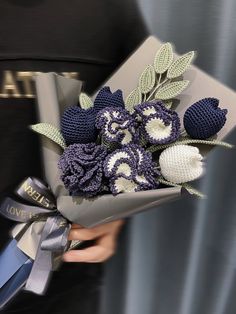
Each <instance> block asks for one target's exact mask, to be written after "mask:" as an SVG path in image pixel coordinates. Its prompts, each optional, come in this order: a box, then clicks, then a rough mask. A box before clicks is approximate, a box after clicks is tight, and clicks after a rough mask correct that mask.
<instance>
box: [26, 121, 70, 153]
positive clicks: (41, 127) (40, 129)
mask: <svg viewBox="0 0 236 314" xmlns="http://www.w3.org/2000/svg"><path fill="white" fill-rule="evenodd" d="M30 128H31V129H32V130H33V131H34V132H36V133H39V134H41V135H44V136H46V137H47V138H49V139H50V140H51V141H53V142H55V143H57V144H58V145H60V146H61V147H62V148H63V149H65V148H66V143H65V140H64V138H63V136H62V134H61V131H60V130H58V129H57V128H56V127H55V126H53V125H51V124H49V123H38V124H34V125H31V126H30Z"/></svg>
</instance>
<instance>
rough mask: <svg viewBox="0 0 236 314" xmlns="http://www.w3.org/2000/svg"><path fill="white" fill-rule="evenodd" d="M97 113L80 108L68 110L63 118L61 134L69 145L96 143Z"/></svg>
mask: <svg viewBox="0 0 236 314" xmlns="http://www.w3.org/2000/svg"><path fill="white" fill-rule="evenodd" d="M95 119H96V111H95V110H94V108H89V109H87V110H85V109H82V108H80V107H78V106H71V107H69V108H67V109H66V110H65V111H64V113H63V115H62V118H61V132H62V134H63V137H64V139H65V141H66V144H67V145H70V144H74V143H82V144H87V143H91V142H95V141H96V138H97V134H98V131H97V129H96V128H95Z"/></svg>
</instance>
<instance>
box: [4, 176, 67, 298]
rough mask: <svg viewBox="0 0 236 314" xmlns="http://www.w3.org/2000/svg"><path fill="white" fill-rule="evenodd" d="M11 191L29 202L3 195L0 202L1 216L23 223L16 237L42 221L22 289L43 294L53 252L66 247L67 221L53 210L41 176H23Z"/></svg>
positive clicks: (51, 200) (53, 200) (53, 207)
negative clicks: (28, 273)
mask: <svg viewBox="0 0 236 314" xmlns="http://www.w3.org/2000/svg"><path fill="white" fill-rule="evenodd" d="M15 194H16V195H17V196H19V197H20V198H21V199H22V200H25V201H27V202H30V203H31V204H33V205H26V204H23V203H21V202H19V201H16V200H14V199H12V198H10V197H7V198H5V199H4V200H3V202H2V203H1V205H0V214H1V215H2V216H4V217H6V218H8V219H10V220H13V221H17V222H25V223H26V225H25V226H24V228H22V229H20V231H19V232H18V234H17V235H16V237H15V238H16V240H18V241H19V240H20V239H21V237H23V236H24V234H25V233H26V231H27V230H28V228H29V227H30V225H31V224H32V223H33V222H35V221H36V222H37V221H45V224H44V227H43V229H42V233H41V235H40V241H39V244H38V249H37V253H36V257H35V261H34V264H33V267H32V270H31V273H30V275H29V278H28V280H27V282H26V286H25V290H28V291H32V292H34V293H37V294H43V293H44V292H45V289H46V287H47V283H48V280H49V279H50V274H51V271H52V269H53V259H54V255H55V254H59V253H60V254H62V253H63V252H64V251H66V249H67V248H68V240H67V238H68V233H69V231H70V227H71V225H70V223H69V222H68V220H67V219H66V218H64V217H63V216H62V215H61V214H60V213H59V211H58V210H57V208H56V202H55V198H54V196H53V194H52V193H51V191H50V189H49V188H48V187H47V186H46V185H45V183H44V182H42V181H41V180H39V179H36V178H31V177H29V178H27V179H26V180H24V181H23V182H22V183H21V184H20V185H19V187H18V188H17V189H16V191H15ZM34 205H36V206H34Z"/></svg>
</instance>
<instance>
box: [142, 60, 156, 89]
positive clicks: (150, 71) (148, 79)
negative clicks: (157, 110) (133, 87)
mask: <svg viewBox="0 0 236 314" xmlns="http://www.w3.org/2000/svg"><path fill="white" fill-rule="evenodd" d="M155 81H156V76H155V70H154V67H153V66H152V65H148V66H147V67H146V69H145V70H144V71H143V73H142V74H141V76H140V78H139V88H140V90H141V92H142V93H143V94H147V93H148V92H150V91H151V90H152V89H153V87H154V85H155Z"/></svg>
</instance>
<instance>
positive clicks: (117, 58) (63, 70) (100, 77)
mask: <svg viewBox="0 0 236 314" xmlns="http://www.w3.org/2000/svg"><path fill="white" fill-rule="evenodd" d="M145 36H146V30H145V27H144V25H143V22H142V20H141V17H140V14H139V11H138V9H137V6H136V4H135V2H134V1H133V0H119V1H118V0H99V1H96V0H86V1H84V0H83V1H82V0H71V1H59V0H20V1H19V0H2V1H1V2H0V147H1V154H0V174H1V177H0V196H1V198H3V197H4V195H6V194H8V193H9V192H10V191H12V190H13V188H14V186H15V185H16V184H17V183H19V182H20V181H21V180H22V179H23V178H25V177H27V176H37V177H41V161H40V145H39V139H38V136H37V135H36V134H33V133H32V132H31V131H30V130H29V129H28V125H30V124H33V123H36V122H37V115H36V106H35V92H34V80H33V76H34V75H35V73H36V72H50V71H53V72H57V73H59V74H62V75H64V76H67V77H73V78H78V79H80V80H82V81H83V82H84V90H85V91H86V92H88V93H92V92H93V91H94V90H95V89H96V88H97V87H98V86H99V85H101V84H102V82H103V81H104V80H105V79H106V78H107V76H108V75H110V74H111V73H112V72H113V71H114V70H115V69H116V67H117V66H118V65H119V64H120V63H121V62H122V61H123V60H124V59H125V58H126V57H127V55H128V54H130V53H131V52H132V51H133V50H134V49H135V48H136V46H138V45H139V44H140V43H141V41H143V40H144V38H145ZM11 225H12V223H11V222H9V221H7V220H5V219H3V218H0V230H1V237H0V248H2V247H3V245H4V244H5V243H6V240H7V234H8V230H9V229H10V227H11ZM100 271H101V269H100V266H98V265H91V264H75V265H71V264H66V265H64V266H63V267H62V270H61V271H60V272H58V273H56V274H55V275H54V278H53V280H52V283H51V285H50V287H49V291H48V293H47V296H45V297H38V296H33V295H32V294H28V293H25V294H21V295H20V297H17V299H16V301H14V302H13V303H12V305H11V306H10V307H9V308H8V309H9V313H11V312H10V311H11V308H12V309H13V310H15V309H16V308H18V311H17V313H21V312H22V313H28V312H27V309H28V311H29V313H32V312H33V311H34V312H35V311H36V307H37V311H38V312H36V313H49V311H50V313H63V312H64V311H67V312H69V308H70V307H71V308H73V307H74V306H78V309H79V308H80V305H81V309H80V314H83V313H92V308H91V311H90V308H89V307H91V306H92V305H91V304H89V303H91V302H87V303H86V302H85V300H86V298H87V297H88V298H90V297H91V296H90V297H89V296H88V295H86V284H88V283H89V282H90V283H91V284H92V283H93V282H94V281H96V280H95V277H96V278H97V275H98V274H100ZM94 287H96V285H95V286H94ZM94 289H95V290H96V288H92V292H90V293H92V294H94V293H95V290H94ZM82 290H83V292H82ZM87 290H89V289H87ZM90 290H91V289H90ZM67 294H70V295H71V297H70V302H69V301H68V300H67V301H65V300H63V298H67V297H65V296H64V295H67ZM80 295H81V297H80ZM95 295H96V293H95ZM76 296H77V297H76ZM59 300H60V302H61V303H60V302H59ZM95 303H96V302H95ZM95 303H94V304H95ZM56 304H57V306H58V307H56ZM66 304H67V305H66ZM82 304H83V305H82ZM86 307H87V312H86V311H85V312H81V310H82V308H83V309H85V308H86ZM78 312H79V311H78ZM93 312H94V310H93ZM14 313H16V312H14Z"/></svg>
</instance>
